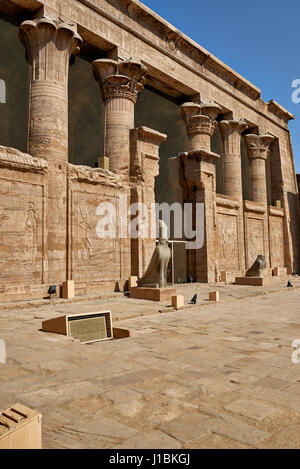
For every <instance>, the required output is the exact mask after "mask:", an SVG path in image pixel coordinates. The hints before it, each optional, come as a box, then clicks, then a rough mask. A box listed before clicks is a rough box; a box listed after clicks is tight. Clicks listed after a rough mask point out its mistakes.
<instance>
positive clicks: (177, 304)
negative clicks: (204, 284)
mask: <svg viewBox="0 0 300 469" xmlns="http://www.w3.org/2000/svg"><path fill="white" fill-rule="evenodd" d="M172 306H173V308H183V306H184V296H183V295H176V296H172Z"/></svg>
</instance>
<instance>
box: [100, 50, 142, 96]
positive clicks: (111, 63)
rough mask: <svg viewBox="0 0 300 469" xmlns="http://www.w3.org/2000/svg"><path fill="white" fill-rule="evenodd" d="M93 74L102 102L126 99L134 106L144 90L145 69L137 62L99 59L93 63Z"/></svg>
mask: <svg viewBox="0 0 300 469" xmlns="http://www.w3.org/2000/svg"><path fill="white" fill-rule="evenodd" d="M93 72H94V76H95V78H96V80H97V82H98V83H99V85H100V89H101V92H102V97H103V100H104V101H107V100H108V99H110V98H127V99H129V100H131V101H133V103H134V104H135V103H136V100H137V97H138V94H139V93H140V92H141V91H143V89H144V85H145V83H146V78H145V75H146V73H147V68H146V67H145V65H143V64H141V63H139V62H133V61H123V62H117V61H115V60H111V59H99V60H95V61H94V62H93Z"/></svg>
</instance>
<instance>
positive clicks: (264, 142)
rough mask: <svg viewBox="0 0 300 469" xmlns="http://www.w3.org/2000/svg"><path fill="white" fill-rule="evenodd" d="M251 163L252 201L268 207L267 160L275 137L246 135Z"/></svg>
mask: <svg viewBox="0 0 300 469" xmlns="http://www.w3.org/2000/svg"><path fill="white" fill-rule="evenodd" d="M245 140H246V145H247V148H248V158H249V162H250V178H251V200H252V201H253V202H257V203H259V204H262V205H265V206H267V204H268V200H267V181H266V159H267V156H268V154H269V150H270V145H271V143H272V142H273V141H274V140H275V137H273V136H272V135H269V134H261V135H252V134H249V135H246V137H245Z"/></svg>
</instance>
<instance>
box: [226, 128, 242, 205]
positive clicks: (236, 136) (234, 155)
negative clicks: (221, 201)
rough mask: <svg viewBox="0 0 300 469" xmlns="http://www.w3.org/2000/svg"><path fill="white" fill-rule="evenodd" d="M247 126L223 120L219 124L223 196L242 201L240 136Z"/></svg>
mask: <svg viewBox="0 0 300 469" xmlns="http://www.w3.org/2000/svg"><path fill="white" fill-rule="evenodd" d="M246 128H247V124H246V122H245V121H243V120H240V121H237V120H224V121H221V122H220V130H221V133H222V137H223V144H224V153H223V158H224V166H223V177H224V195H228V196H229V197H233V198H234V199H236V200H238V201H239V202H242V201H243V185H242V165H241V134H242V132H243V131H244V130H246Z"/></svg>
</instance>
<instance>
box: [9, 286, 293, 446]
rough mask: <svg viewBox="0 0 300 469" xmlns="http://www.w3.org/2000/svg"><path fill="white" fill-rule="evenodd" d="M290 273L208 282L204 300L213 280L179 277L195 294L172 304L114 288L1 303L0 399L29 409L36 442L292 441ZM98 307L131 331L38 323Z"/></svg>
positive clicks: (277, 443) (261, 443)
mask: <svg viewBox="0 0 300 469" xmlns="http://www.w3.org/2000/svg"><path fill="white" fill-rule="evenodd" d="M292 281H293V283H294V288H293V289H287V288H286V283H287V279H273V281H272V284H271V285H270V286H268V287H263V288H257V287H240V286H236V285H227V286H225V285H223V286H219V287H218V290H219V291H220V293H221V300H222V301H221V302H220V303H218V304H214V303H213V304H212V303H209V302H208V301H207V298H208V293H209V291H211V290H213V289H215V286H213V285H210V286H207V285H188V286H180V287H178V293H184V294H185V296H186V298H187V299H191V297H192V296H193V294H194V293H196V292H198V295H199V304H198V305H197V306H195V307H186V308H185V309H183V310H182V311H174V310H172V308H170V306H169V305H168V304H166V303H164V304H156V303H151V302H147V301H138V300H130V299H128V298H126V297H123V296H122V295H119V296H115V297H114V298H112V299H111V300H108V299H103V300H90V301H85V302H84V301H83V302H81V303H74V304H73V303H68V302H64V303H60V302H58V303H57V304H52V305H44V306H40V307H39V308H36V307H31V308H29V309H24V310H23V309H15V310H9V311H3V312H2V313H1V314H0V339H4V340H5V341H6V346H7V364H6V365H0V408H1V409H4V408H6V407H9V406H10V405H12V404H14V403H16V402H21V403H23V404H25V405H28V406H30V407H33V408H35V409H37V410H39V411H41V412H42V413H43V446H44V448H161V449H163V448H166V449H167V448H299V447H300V364H298V365H297V364H293V363H292V360H291V355H292V353H293V351H294V349H293V348H292V347H291V344H292V342H293V341H294V340H295V339H298V338H299V339H300V310H299V309H300V307H299V304H300V302H299V299H300V291H299V287H300V279H299V280H298V279H296V278H293V279H292ZM107 307H110V309H111V310H112V311H113V315H114V320H115V322H116V321H117V319H119V321H118V322H116V324H118V325H123V326H124V327H129V328H130V329H131V331H132V337H131V338H129V339H124V340H113V341H107V342H100V343H94V344H90V345H81V344H79V343H78V342H76V341H75V340H73V339H72V338H68V337H65V336H60V335H56V334H48V333H44V332H42V331H41V330H40V329H41V321H42V320H43V319H46V318H50V317H55V316H57V315H59V313H63V312H70V311H75V312H78V311H101V310H105V309H107ZM159 311H161V312H162V313H164V314H159V313H158V312H159ZM125 318H130V319H125ZM299 358H300V355H299Z"/></svg>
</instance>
